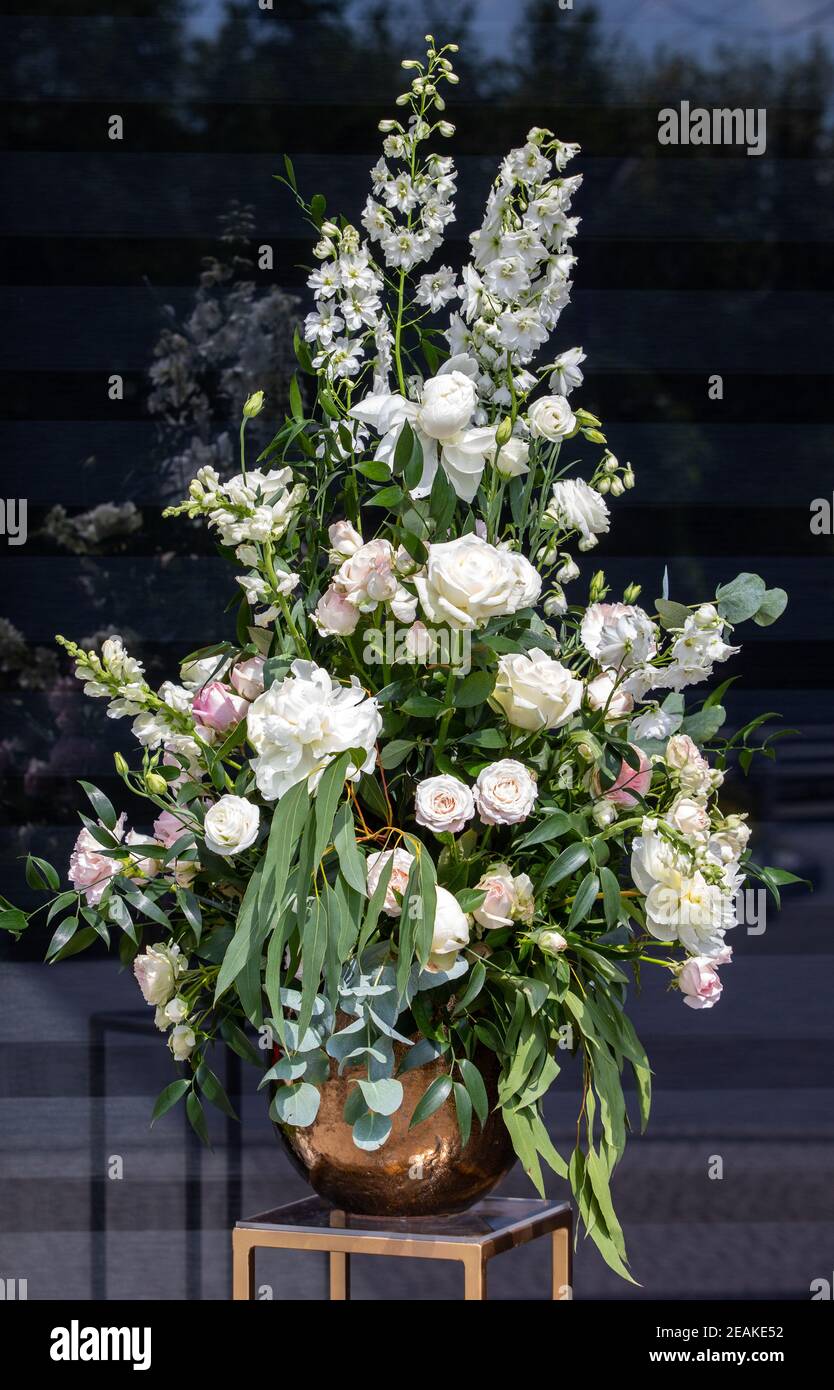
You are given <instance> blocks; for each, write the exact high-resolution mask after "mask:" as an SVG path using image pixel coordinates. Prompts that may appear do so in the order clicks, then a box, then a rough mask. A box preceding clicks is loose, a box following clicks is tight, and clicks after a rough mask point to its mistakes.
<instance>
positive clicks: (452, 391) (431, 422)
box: [417, 372, 478, 439]
mask: <svg viewBox="0 0 834 1390" xmlns="http://www.w3.org/2000/svg"><path fill="white" fill-rule="evenodd" d="M477 401H478V395H477V392H476V390H475V385H474V382H472V381H470V379H469V377H468V376H464V374H463V372H443V373H441V375H440V376H433V377H430V379H429V380H428V381H427V382H426V383H425V384H424V386H423V396H422V400H421V402H420V409H419V411H418V413H417V425H418V428H419V429H421V430H422V432H423V434H427V435H428V436H429V438H430V439H451V438H452V436H453V435H455V434H458V433H459V431H460V430H463V429H466V426H467V425H468V424H469V422H470V420H471V419H472V416H473V413H474V411H475V406H476V405H477Z"/></svg>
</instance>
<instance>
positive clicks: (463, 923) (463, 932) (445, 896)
mask: <svg viewBox="0 0 834 1390" xmlns="http://www.w3.org/2000/svg"><path fill="white" fill-rule="evenodd" d="M436 893H437V907H436V909H435V914H434V932H433V934H432V939H431V955H430V956H429V962H428V968H429V969H430V970H434V971H438V970H450V969H451V967H452V966H453V965H454V963H455V957H456V956H457V953H458V951H461V950H463V947H464V946H466V945H467V944H468V942H469V918H468V917H467V915H466V913H465V912H464V911H463V909H462V907H461V906H460V903H459V902H458V900H457V898H456V897H454V895H453V894H452V893H450V892H449V890H448V888H440V887H438V888H437V889H436Z"/></svg>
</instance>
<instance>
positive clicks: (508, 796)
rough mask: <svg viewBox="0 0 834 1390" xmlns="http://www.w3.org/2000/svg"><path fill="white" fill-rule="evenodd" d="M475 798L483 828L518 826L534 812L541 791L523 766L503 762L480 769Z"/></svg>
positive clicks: (503, 759) (512, 762) (503, 760)
mask: <svg viewBox="0 0 834 1390" xmlns="http://www.w3.org/2000/svg"><path fill="white" fill-rule="evenodd" d="M473 796H474V799H475V805H476V806H477V808H478V815H479V817H480V819H481V821H482V822H483V824H484V825H518V823H519V822H520V821H523V820H526V819H527V817H528V816H529V814H530V812H531V811H532V809H533V807H534V805H535V802H536V797H537V796H538V787H537V785H536V779H535V777H533V775H532V773H530V772H529V771H528V770H527V768H526V767H525V766H524V764H523V763H519V762H516V760H515V759H514V758H501V759H500V760H499V761H498V762H497V763H490V764H489V766H488V767H484V768H481V771H480V772H479V773H478V776H477V779H476V781H475V787H474V791H473Z"/></svg>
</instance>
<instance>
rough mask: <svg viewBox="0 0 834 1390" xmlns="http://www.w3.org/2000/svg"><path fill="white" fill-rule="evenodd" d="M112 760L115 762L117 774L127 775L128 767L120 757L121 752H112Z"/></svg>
mask: <svg viewBox="0 0 834 1390" xmlns="http://www.w3.org/2000/svg"><path fill="white" fill-rule="evenodd" d="M113 762H114V763H115V764H116V771H117V772H118V774H119V776H120V777H127V774H128V773H129V771H130V768H129V767H128V765H127V762H126V761H125V759H124V758H123V757H122V755H121V753H114V754H113Z"/></svg>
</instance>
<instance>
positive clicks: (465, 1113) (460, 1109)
mask: <svg viewBox="0 0 834 1390" xmlns="http://www.w3.org/2000/svg"><path fill="white" fill-rule="evenodd" d="M454 1093H455V1110H456V1112H457V1117H458V1129H459V1130H460V1146H461V1148H462V1149H465V1148H466V1146H467V1144H468V1143H469V1136H470V1134H471V1133H472V1100H471V1098H470V1095H469V1092H468V1091H467V1089H466V1087H465V1086H462V1085H461V1083H460V1082H459V1081H456V1082H455V1084H454Z"/></svg>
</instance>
